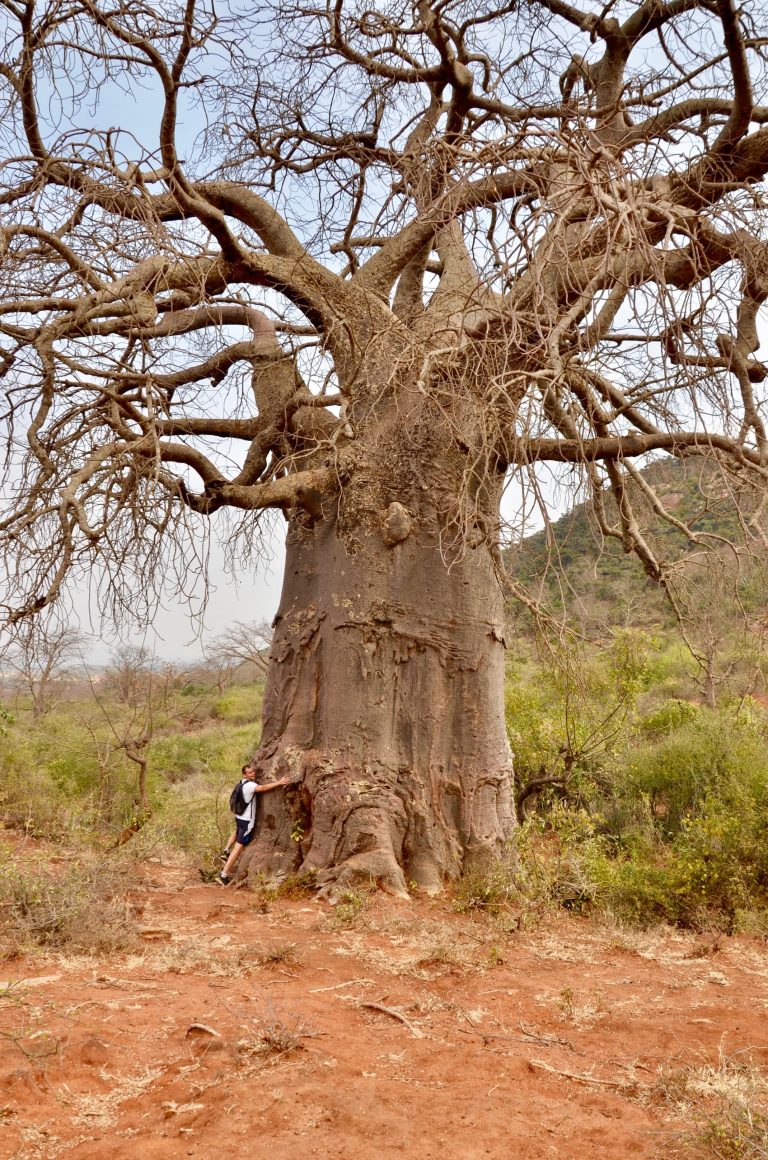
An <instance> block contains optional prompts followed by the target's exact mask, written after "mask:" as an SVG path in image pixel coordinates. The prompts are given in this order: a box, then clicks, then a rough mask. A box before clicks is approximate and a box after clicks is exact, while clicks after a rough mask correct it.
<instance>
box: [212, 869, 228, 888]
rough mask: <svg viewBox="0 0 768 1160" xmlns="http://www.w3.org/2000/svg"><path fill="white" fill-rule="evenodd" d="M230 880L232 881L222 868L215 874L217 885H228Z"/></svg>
mask: <svg viewBox="0 0 768 1160" xmlns="http://www.w3.org/2000/svg"><path fill="white" fill-rule="evenodd" d="M231 881H232V879H231V878H230V877H229V875H228V874H225V873H224V871H223V870H222V872H221V874H217V875H216V885H217V886H229V884H230V882H231Z"/></svg>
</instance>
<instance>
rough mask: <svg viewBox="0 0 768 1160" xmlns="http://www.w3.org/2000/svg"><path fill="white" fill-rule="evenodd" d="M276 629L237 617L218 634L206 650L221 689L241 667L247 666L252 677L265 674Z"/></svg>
mask: <svg viewBox="0 0 768 1160" xmlns="http://www.w3.org/2000/svg"><path fill="white" fill-rule="evenodd" d="M271 643H272V629H271V628H270V627H269V625H268V624H265V623H264V622H263V621H249V622H245V621H242V620H236V621H235V622H234V623H233V624H232V625H231V626H230V628H228V629H227V631H226V632H223V633H221V634H220V635H219V636H217V637H216V638H215V639H214V640H213V641H212V642H211V643H210V644H209V645H208V646H207V647H206V649H205V659H206V661H207V662H208V664H209V665H211V666H213V667H214V669H215V670H216V673H217V685H218V687H219V689H223V687H224V686H225V685H226V684H228V683H229V682H230V681H231V680H232V678H233V677H234V675H235V673H237V672H238V670H240V669H243V668H246V669H247V671H248V676H249V677H250V678H251V679H253V678H254V677H263V676H264V675H265V674H266V672H267V664H268V660H269V648H270V644H271Z"/></svg>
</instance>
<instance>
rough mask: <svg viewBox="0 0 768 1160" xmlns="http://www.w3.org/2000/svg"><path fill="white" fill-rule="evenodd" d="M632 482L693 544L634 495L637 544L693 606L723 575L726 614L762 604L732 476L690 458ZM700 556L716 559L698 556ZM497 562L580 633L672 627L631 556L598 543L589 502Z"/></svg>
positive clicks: (745, 511)
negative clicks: (728, 603)
mask: <svg viewBox="0 0 768 1160" xmlns="http://www.w3.org/2000/svg"><path fill="white" fill-rule="evenodd" d="M641 474H642V477H643V479H644V481H645V483H646V484H647V485H648V486H649V488H651V489H652V490H653V492H654V494H655V495H656V496H657V497H658V499H659V500H660V503H661V505H662V506H663V508H664V510H665V511H666V512H668V513H669V516H670V517H671V518H672V520H673V521H676V522H677V523H679V524H684V525H686V526H687V527H688V528H689V529H690V530H691V532H693V533H695V534H696V536H697V537H699V538H700V541H701V542H699V543H696V542H695V541H692V540H691V539H689V538H688V537H687V536H686V535H685V533H684V532H683V531H682V530H680V529H679V528H678V527H677V526H675V523H674V522H669V521H667V520H665V519H663V518H662V517H661V516H659V515H658V514H657V513H656V512H655V511H654V510H653V507H652V505H651V503H650V501H649V499H648V498H647V497H646V496H645V495H643V494H641V492H640V489H639V488H638V487H637V485H635V486H634V489H633V490H634V495H633V497H632V499H633V504H634V505H635V507H636V510H637V511H638V513H639V522H640V525H641V530H642V532H643V535H644V536H645V537H646V538H647V540H648V542H649V544H650V545H651V546H652V548H653V550H654V553H655V554H656V556H657V558H659V559H661V560H663V561H664V562H665V563H668V564H673V565H674V566H675V567H674V575H675V578H676V581H677V583H678V586H679V587H680V589H681V591H682V592H687V593H688V595H689V599H692V600H693V601H694V602H695V601H696V600H699V599H701V595H700V592H699V590H700V589H701V587H702V581H703V580H704V579H706V578H707V577H709V578H710V579H711V578H712V577H713V574H714V573H718V574H719V577H720V579H721V580H722V578H723V574H724V573H726V572H729V571H730V572H732V574H733V575H732V579H733V600H734V605H735V604H736V601H737V599H738V601H740V602H741V603H742V604H743V606H744V608H745V609H746V610H747V611H748V612H753V611H755V610H756V609H757V608H759V607H760V606H761V605H762V604H764V602H765V598H764V595H763V593H764V587H763V585H762V583H761V582H760V579H759V576H758V574H757V573H758V571H759V565H758V562H757V560H756V559H752V555H751V553H750V552H749V551H748V550H747V549H748V546H749V547H753V545H751V544H749V543H748V539H747V533H746V530H745V516H746V517H748V516H749V515H750V514H752V513H753V512H754V511H755V506H756V504H755V497H754V495H750V494H747V493H746V492H744V491H743V490H741V489H740V488H739V485H738V481H737V480H734V477H733V476H726V475H725V474H723V473H721V472H720V471H718V470H717V468H716V466H713V465H712V463H711V462H709V461H705V460H703V459H700V458H695V457H694V458H690V459H688V460H686V461H682V462H681V461H680V460H677V459H672V458H670V457H665V458H663V459H660V460H657V461H656V462H655V463H652V464H651V465H649V466H648V467H647V468H645V469H644V471H643V472H642V473H641ZM605 508H606V512H607V514H608V519H609V521H610V522H611V523H613V522H618V519H617V511H616V504H615V501H614V500H613V497H612V496H611V495H610V494H609V493H607V492H606V495H605ZM729 545H732V547H730V546H729ZM705 547H708V548H712V549H714V550H715V551H716V552H717V553H718V556H716V557H711V556H708V555H705V554H704V551H703V549H704V548H705ZM505 559H506V564H507V567H508V569H509V570H510V572H511V574H512V575H513V576H514V577H515V579H517V580H518V581H520V582H521V583H522V584H524V585H525V587H526V588H527V589H528V590H529V591H531V592H532V593H533V594H534V595H535V597H536V598H537V599H538V600H541V601H544V602H545V603H546V604H547V605H549V606H550V607H553V608H554V609H556V610H557V611H564V612H566V613H567V614H568V617H569V619H572V620H574V621H576V622H578V623H579V624H580V626H581V627H583V628H587V629H589V628H590V627H592V626H597V625H598V624H599V625H602V626H604V625H605V624H622V625H626V626H631V625H643V626H648V625H649V624H651V625H658V626H663V627H671V625H672V624H673V623H674V620H675V618H674V614H673V611H672V609H671V607H670V604H669V602H668V600H667V598H666V596H665V594H664V593H663V592H662V590H661V589H660V587H659V585H658V584H656V583H655V582H654V581H653V580H651V579H650V578H649V577H648V576H647V575H646V573H645V572H644V571H643V568H642V565H641V563H640V561H639V560H638V559H637V557H636V556H635V555H634V554H633V553H627V552H625V551H624V547H623V544H622V543H621V541H620V540H618V539H615V538H612V537H606V536H604V535H603V534H602V532H601V531H600V528H599V525H598V520H597V517H596V515H595V508H594V503H593V502H592V501H588V502H585V503H580V504H576V505H575V506H574V507H573V508H572V509H571V510H570V511H569V512H567V513H566V514H565V515H563V516H562V517H561V518H560V519H559V520H557V521H555V522H554V523H552V524H550V525H549V526H548V527H547V528H545V529H543V530H542V531H540V532H536V533H535V534H534V535H532V536H528V537H527V538H526V539H525V540H523V542H522V543H521V544H520V545H518V546H515V547H510V548H509V549H508V550H507V552H506V554H505ZM718 560H719V563H718ZM694 590H696V592H697V593H698V594H694Z"/></svg>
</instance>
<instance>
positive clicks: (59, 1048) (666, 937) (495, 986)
mask: <svg viewBox="0 0 768 1160" xmlns="http://www.w3.org/2000/svg"><path fill="white" fill-rule="evenodd" d="M140 898H141V905H143V907H144V909H143V913H142V914H141V917H140V920H139V921H140V925H141V927H142V936H143V939H144V950H143V953H141V954H136V955H132V956H119V957H118V956H116V957H114V958H112V959H99V960H90V959H84V958H67V957H64V956H61V955H57V956H54V955H46V956H36V957H35V958H34V959H33V960H29V959H23V960H19V961H16V962H11V963H7V962H6V963H5V964H3V966H2V968H0V975H1V976H2V980H3V981H2V984H0V985H1V986H2V987H3V989H2V990H0V1032H2V1038H0V1157H2V1158H6V1157H14V1158H15V1160H32V1158H38V1157H41V1158H44V1160H49V1158H53V1157H57V1156H65V1157H67V1160H96V1158H97V1157H98V1158H99V1160H101V1158H102V1157H104V1156H105V1155H107V1156H108V1157H109V1158H110V1160H129V1158H130V1160H136V1158H137V1157H139V1156H141V1157H142V1158H143V1160H144V1158H145V1160H168V1158H171V1157H172V1158H174V1160H175V1158H176V1157H187V1156H192V1157H198V1158H200V1160H208V1158H209V1157H218V1156H220V1155H221V1156H224V1155H229V1154H230V1153H231V1152H232V1150H233V1148H234V1149H236V1150H237V1154H241V1155H243V1156H253V1157H261V1156H267V1155H268V1156H269V1157H270V1158H271V1160H289V1158H290V1160H295V1158H296V1157H297V1156H298V1157H321V1158H323V1160H369V1158H373V1157H380V1156H393V1157H394V1156H415V1157H419V1158H420V1160H421V1158H424V1160H429V1158H432V1157H434V1158H435V1160H436V1158H437V1157H443V1158H445V1157H447V1158H449V1160H453V1158H456V1160H459V1158H460V1160H474V1158H481V1160H485V1158H487V1157H490V1158H492V1160H496V1158H499V1160H501V1158H507V1157H512V1156H514V1157H515V1158H516V1160H540V1158H542V1160H543V1158H545V1157H558V1156H559V1157H566V1158H568V1160H580V1158H582V1157H585V1158H587V1157H588V1158H589V1160H601V1158H604V1160H609V1158H610V1160H616V1158H617V1157H624V1156H626V1155H629V1154H632V1155H634V1156H637V1157H647V1158H651V1157H675V1156H681V1157H683V1156H685V1157H691V1156H697V1155H698V1156H702V1155H706V1154H708V1153H707V1152H706V1151H705V1150H704V1146H703V1144H702V1143H701V1140H699V1142H698V1144H694V1145H693V1146H691V1145H690V1144H689V1143H688V1142H687V1137H689V1136H690V1132H691V1127H692V1124H693V1122H694V1120H698V1121H699V1122H701V1121H702V1119H706V1118H707V1117H717V1116H720V1115H721V1114H722V1113H723V1110H724V1109H726V1108H727V1109H730V1111H731V1112H732V1111H733V1109H734V1108H736V1109H737V1110H738V1108H740V1107H742V1106H746V1104H747V1102H748V1101H749V1100H752V1101H753V1106H754V1101H755V1100H759V1099H760V1098H761V1095H762V1093H763V1091H764V1088H763V1079H764V1077H765V1074H766V1069H768V1019H767V1018H766V1016H767V1015H768V1010H767V1009H768V952H767V950H766V947H765V945H764V944H761V943H759V942H758V941H756V940H748V939H728V938H723V939H720V940H719V941H718V940H714V939H712V938H707V937H695V936H692V935H681V934H678V933H676V932H663V933H658V932H654V933H652V934H645V933H636V932H634V933H633V932H630V933H627V932H623V933H617V932H616V931H609V930H605V929H601V928H598V927H596V926H594V925H592V924H589V923H587V922H583V921H577V920H569V919H567V918H563V919H557V920H555V921H553V922H551V923H550V924H548V925H544V926H539V927H538V928H537V929H534V930H532V931H527V932H515V933H511V934H505V933H500V932H499V930H498V929H497V928H496V927H494V926H493V925H492V924H490V923H489V922H488V921H486V920H483V919H475V918H472V917H467V916H463V915H457V914H454V913H452V911H451V910H450V908H449V907H448V905H447V904H445V903H425V902H415V903H413V904H412V905H410V906H409V905H408V904H406V903H397V902H393V901H391V900H389V899H386V898H378V899H376V900H374V901H373V902H372V903H369V904H368V905H367V906H366V907H365V908H364V909H363V910H361V912H360V913H359V914H357V915H354V914H350V913H346V919H344V914H345V912H344V911H342V912H341V916H340V915H339V911H338V908H337V910H333V909H332V908H330V907H328V906H327V905H326V904H323V903H320V902H315V901H311V900H291V901H278V902H275V903H273V904H271V905H270V908H269V910H268V911H267V912H266V913H261V912H260V911H259V909H258V907H257V906H256V905H255V900H254V896H253V895H252V894H249V893H247V892H245V891H237V890H231V889H230V890H227V891H224V890H221V889H220V888H216V887H214V886H204V885H201V884H194V883H190V882H189V881H186V882H185V880H184V875H183V872H182V871H180V870H178V869H174V868H170V867H163V866H160V865H154V866H150V867H149V869H148V872H147V882H146V884H145V888H144V889H143V890H142V891H141V895H140ZM347 909H348V910H349V909H350V908H347ZM352 909H353V908H352ZM196 1024H197V1025H201V1026H200V1027H198V1028H195V1027H194V1026H193V1025H196ZM206 1029H207V1030H206ZM211 1032H213V1033H214V1034H212V1033H211ZM728 1154H729V1155H730V1153H728ZM734 1155H736V1153H734Z"/></svg>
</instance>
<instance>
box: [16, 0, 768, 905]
mask: <svg viewBox="0 0 768 1160" xmlns="http://www.w3.org/2000/svg"><path fill="white" fill-rule="evenodd" d="M3 13H4V50H3V63H2V65H1V66H0V75H1V76H2V81H3V92H4V100H5V107H4V118H3V129H2V133H3V153H4V159H3V166H2V171H1V174H2V176H1V180H2V190H1V191H0V201H1V202H2V205H3V213H4V230H3V245H4V252H3V258H2V262H3V265H2V291H1V294H2V306H0V332H1V333H2V350H1V351H0V358H1V359H2V374H3V378H4V384H5V390H6V395H5V398H6V411H5V415H6V422H7V424H8V429H9V432H10V433H9V436H8V447H9V451H10V453H11V454H10V460H11V463H12V466H11V467H10V468H9V473H8V477H7V485H8V490H9V494H10V510H9V512H8V514H7V515H6V518H5V519H4V521H3V523H2V535H3V537H4V539H3V542H4V545H5V551H6V558H7V561H8V575H9V576H10V577H12V579H11V580H10V582H9V591H8V593H7V595H6V597H5V598H4V607H5V611H6V615H7V618H8V619H9V621H11V622H12V621H14V620H17V619H18V618H20V617H24V616H28V615H32V614H34V613H35V612H36V611H38V610H39V609H41V608H43V607H45V606H47V605H48V604H50V603H52V602H54V601H56V600H59V599H61V598H62V595H63V594H64V593H65V590H66V585H67V583H68V581H69V579H71V578H73V577H75V576H76V575H77V574H78V573H80V574H82V572H83V571H84V570H86V569H87V570H88V574H89V576H90V577H91V578H92V580H93V582H94V583H96V584H97V587H98V592H99V594H100V596H101V598H102V599H103V600H104V601H105V602H106V603H108V604H109V605H110V606H111V609H112V611H113V612H120V611H121V610H123V611H126V612H128V613H130V614H132V615H134V616H141V615H142V614H143V615H144V616H145V617H147V616H150V615H151V610H152V593H153V592H155V591H156V590H157V589H156V580H157V577H158V575H160V576H161V578H162V579H163V581H164V582H165V583H166V585H168V584H170V585H171V586H172V585H173V584H174V583H177V584H178V585H179V586H180V587H182V588H183V586H184V584H185V581H186V579H187V577H188V576H189V575H191V574H193V573H196V572H199V570H200V567H201V566H202V563H201V562H202V561H203V557H204V550H205V539H204V532H203V530H202V529H203V528H204V526H205V525H206V524H207V525H208V526H209V527H214V528H216V529H217V530H221V531H223V532H224V533H225V534H226V535H228V536H229V537H230V543H232V544H234V550H235V551H241V552H247V551H248V550H254V551H255V550H258V544H259V539H258V537H259V535H260V528H261V526H262V524H263V520H264V513H269V512H272V513H274V512H278V513H279V512H282V514H283V516H284V517H285V519H286V521H287V559H286V566H285V579H284V586H283V593H282V599H281V604H280V608H279V612H278V614H277V618H276V622H275V626H274V639H273V644H272V650H271V660H270V670H269V675H268V682H267V690H266V695H265V707H264V721H263V736H262V741H261V745H260V749H259V752H258V754H257V759H258V762H259V765H260V768H261V770H262V774H263V776H271V775H283V774H285V773H286V772H291V773H292V774H293V775H294V776H295V779H296V789H295V790H294V791H293V792H292V793H288V794H286V795H285V796H284V795H278V794H274V795H268V796H269V797H270V799H271V800H270V802H269V809H268V811H267V812H266V816H265V819H264V822H265V824H264V825H263V826H262V828H261V832H260V836H259V839H258V842H257V843H256V844H254V847H253V849H254V858H255V862H256V864H258V865H259V866H262V867H265V868H271V869H272V870H275V871H285V870H287V869H290V868H294V867H296V866H298V865H301V866H302V867H303V868H305V869H314V870H316V871H318V873H319V876H320V877H321V878H322V879H325V880H328V881H330V880H333V879H339V878H341V879H342V880H344V879H345V878H346V877H348V876H350V875H353V874H355V873H364V874H369V875H372V876H373V877H375V878H376V880H377V881H379V882H380V883H381V884H382V885H385V886H387V887H388V888H390V889H392V890H395V891H403V890H404V889H405V886H406V882H408V881H415V882H416V883H418V884H420V885H421V886H422V887H424V888H426V889H437V888H439V887H440V885H441V884H442V883H443V882H444V881H445V880H446V878H449V877H451V876H454V875H456V874H457V873H459V872H460V870H461V868H462V865H464V864H465V863H466V861H467V859H471V858H472V857H473V856H474V855H476V854H479V853H483V852H487V851H489V850H490V851H494V850H496V851H498V850H499V849H501V847H502V846H503V844H504V842H505V840H506V839H507V838H508V836H509V834H510V831H511V827H512V826H513V824H514V811H513V807H512V794H511V778H512V762H511V756H510V752H509V747H508V743H507V738H506V736H505V732H504V721H503V712H502V708H503V706H502V677H503V665H504V632H505V628H504V615H503V611H504V586H503V575H502V567H501V559H500V553H499V537H500V514H499V513H500V501H501V498H502V492H503V489H504V487H505V484H508V483H509V482H510V480H511V481H513V483H515V484H523V485H525V484H527V485H528V486H529V487H532V488H533V489H534V491H535V490H536V489H537V487H538V485H539V482H540V479H541V471H542V470H543V465H546V464H553V465H557V466H558V468H559V470H561V471H563V472H565V473H566V475H567V476H568V478H570V479H571V480H578V481H579V483H580V485H583V486H584V487H586V488H589V489H591V493H592V502H593V504H594V506H595V510H596V511H597V513H598V518H599V519H600V521H601V526H602V530H603V534H604V535H606V536H612V537H617V538H618V539H619V540H620V541H621V542H622V543H623V545H624V547H625V548H626V550H627V551H634V552H635V553H636V554H637V555H638V557H639V559H640V561H641V563H642V566H643V567H644V568H645V570H646V572H647V573H648V575H649V576H650V577H651V578H652V579H653V581H654V582H656V583H658V584H659V585H661V586H662V587H663V588H665V589H666V590H668V591H669V592H670V593H673V589H674V574H673V572H672V571H670V569H669V567H668V566H667V565H666V564H665V563H664V561H663V560H661V559H660V558H658V556H657V554H656V553H655V552H654V550H653V547H652V545H651V543H650V541H649V540H648V539H647V537H646V536H644V534H643V531H642V528H641V525H640V522H639V521H638V519H637V517H636V513H635V507H634V504H633V498H632V497H633V494H634V493H633V491H632V490H631V489H630V486H629V484H630V482H631V483H633V484H634V487H635V488H636V489H639V490H640V492H641V493H642V494H643V495H644V496H645V497H646V499H648V500H649V501H650V503H651V505H652V507H653V509H654V510H655V512H656V514H657V515H658V517H660V518H662V519H664V518H666V519H669V520H671V521H673V522H674V521H675V516H674V513H672V512H667V511H665V509H664V507H663V504H662V503H661V501H659V500H656V499H655V498H654V497H653V495H650V496H649V495H648V491H649V487H648V485H647V484H646V483H645V482H644V479H643V476H642V475H641V474H640V473H639V469H638V465H642V463H643V462H644V460H645V459H647V457H648V456H652V455H653V454H654V453H660V452H665V453H668V454H671V455H674V456H677V457H685V456H688V455H690V454H692V453H695V454H696V455H708V456H711V457H712V458H713V460H714V461H716V463H717V465H718V470H719V471H720V472H721V473H722V475H723V478H724V479H725V480H726V481H730V482H731V483H732V486H733V488H734V491H738V492H739V494H743V493H744V491H745V490H747V489H748V488H749V486H750V485H751V486H752V487H753V488H754V489H755V492H756V494H760V493H763V492H764V490H765V483H766V479H767V478H768V448H767V446H766V434H765V426H764V410H765V396H764V387H763V384H764V381H765V377H766V373H767V372H766V367H765V365H764V364H763V363H762V362H761V361H760V360H759V358H758V354H759V335H758V316H759V314H760V311H761V310H762V309H763V307H764V303H765V300H766V297H767V296H768V248H767V247H766V200H765V198H766V190H765V184H764V177H765V173H766V170H768V127H766V125H767V123H768V106H766V105H765V104H761V103H760V100H761V95H762V92H763V90H764V89H765V85H766V46H767V45H768V40H766V35H765V28H761V27H760V25H759V22H760V20H761V19H764V11H763V10H762V5H760V4H759V3H758V2H757V0H747V2H746V3H745V4H744V5H743V7H742V8H741V9H740V10H739V11H737V10H736V8H735V7H734V4H733V3H732V0H642V2H640V3H612V2H610V0H609V2H608V3H607V4H605V5H603V4H600V5H597V6H594V5H592V4H591V3H590V2H589V0H584V4H583V6H579V5H578V4H571V3H568V2H566V0H505V2H500V0H473V3H471V4H470V3H466V2H464V0H418V2H416V3H411V2H409V0H391V2H383V3H375V4H374V3H372V2H371V3H368V4H366V3H364V2H358V0H318V2H316V3H310V2H304V0H295V2H294V3H290V4H283V3H279V2H278V3H269V4H266V3H259V2H258V0H256V3H254V4H249V5H244V6H243V7H242V9H240V8H238V4H237V0H232V2H231V3H230V4H229V5H226V6H225V7H224V8H223V10H219V9H218V8H214V6H213V4H212V3H211V2H210V0H187V2H186V3H185V4H176V3H175V2H174V0H170V2H169V3H168V4H167V5H165V6H164V7H163V8H162V10H157V11H156V10H155V9H153V8H152V7H150V6H148V5H145V4H144V3H142V2H141V0H132V2H131V3H130V4H129V3H127V0H109V2H108V0H67V2H65V3H63V4H61V3H54V2H53V0H39V2H37V0H26V2H25V0H3ZM116 120H117V124H115V121H116ZM518 490H519V489H518V487H517V486H515V487H514V488H513V490H512V494H513V495H517V494H518ZM608 491H610V492H612V493H613V496H614V497H615V500H616V505H615V507H611V506H609V505H607V504H605V503H604V498H605V496H606V493H607V492H608ZM540 494H541V495H542V497H543V498H544V499H546V492H545V491H544V492H540ZM749 510H750V512H751V514H752V522H751V524H750V525H749V526H748V527H747V528H746V533H747V535H748V536H749V537H754V538H756V537H759V535H760V528H761V518H762V517H761V512H760V510H759V504H758V503H753V504H752V505H751V507H750V509H749ZM613 511H617V512H618V515H616V516H614V515H613V514H612V512H613ZM227 516H228V518H227ZM681 530H682V531H683V532H684V533H685V532H686V529H685V528H682V529H681ZM689 534H690V535H692V536H695V535H696V533H695V532H693V531H689ZM701 538H702V537H701V536H699V539H701ZM201 545H202V547H201ZM99 578H100V579H99ZM272 799H276V800H272ZM297 816H300V820H301V833H302V834H303V837H302V841H301V842H300V843H296V842H295V841H294V842H292V841H291V840H290V835H291V830H292V827H293V832H294V837H295V836H296V834H297V833H298V832H299V830H298V829H297V827H296V826H295V819H296V817H297Z"/></svg>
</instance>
